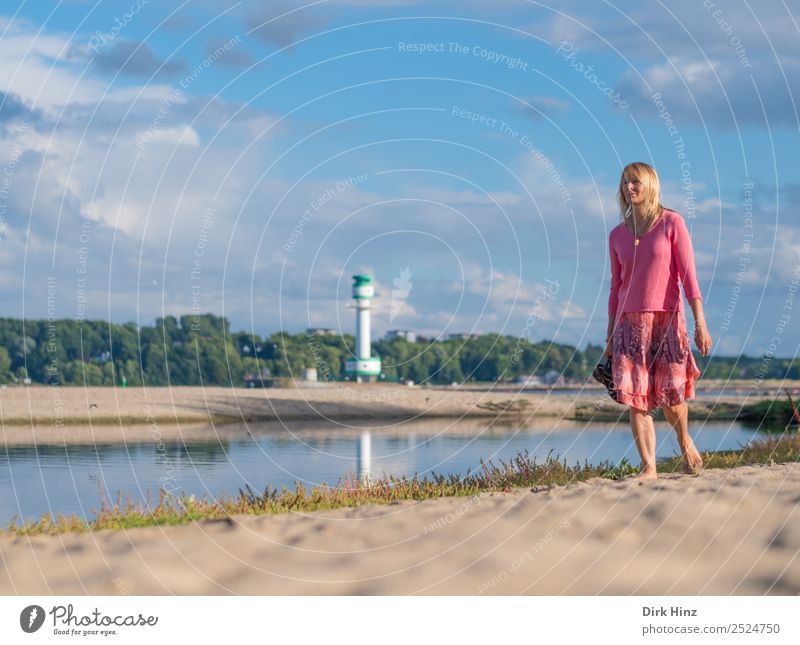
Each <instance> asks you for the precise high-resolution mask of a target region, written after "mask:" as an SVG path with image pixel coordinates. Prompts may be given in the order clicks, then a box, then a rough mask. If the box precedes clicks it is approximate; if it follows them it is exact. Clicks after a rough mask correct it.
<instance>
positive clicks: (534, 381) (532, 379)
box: [514, 374, 544, 385]
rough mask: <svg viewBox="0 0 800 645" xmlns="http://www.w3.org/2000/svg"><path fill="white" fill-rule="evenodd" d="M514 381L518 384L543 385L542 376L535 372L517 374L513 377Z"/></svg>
mask: <svg viewBox="0 0 800 645" xmlns="http://www.w3.org/2000/svg"><path fill="white" fill-rule="evenodd" d="M514 383H519V384H520V385H544V381H543V380H542V377H541V376H537V375H536V374H528V375H523V376H518V377H517V378H515V379H514Z"/></svg>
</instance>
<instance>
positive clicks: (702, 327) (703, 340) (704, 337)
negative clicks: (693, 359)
mask: <svg viewBox="0 0 800 645" xmlns="http://www.w3.org/2000/svg"><path fill="white" fill-rule="evenodd" d="M694 344H695V345H697V349H698V350H700V354H701V355H703V356H705V355H706V354H708V350H710V349H711V334H709V333H708V328H707V327H706V321H705V320H703V321H702V322H699V323H697V324H696V325H695V326H694Z"/></svg>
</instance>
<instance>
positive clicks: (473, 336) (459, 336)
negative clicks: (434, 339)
mask: <svg viewBox="0 0 800 645" xmlns="http://www.w3.org/2000/svg"><path fill="white" fill-rule="evenodd" d="M480 337H481V335H480V334H472V333H468V332H459V333H456V334H448V336H447V340H474V339H476V338H480Z"/></svg>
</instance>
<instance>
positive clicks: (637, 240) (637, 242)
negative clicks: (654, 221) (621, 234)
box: [633, 237, 639, 246]
mask: <svg viewBox="0 0 800 645" xmlns="http://www.w3.org/2000/svg"><path fill="white" fill-rule="evenodd" d="M633 245H634V246H639V238H638V237H637V238H636V241H635V242H634V243H633Z"/></svg>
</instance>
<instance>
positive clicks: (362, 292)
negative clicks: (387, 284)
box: [353, 275, 375, 300]
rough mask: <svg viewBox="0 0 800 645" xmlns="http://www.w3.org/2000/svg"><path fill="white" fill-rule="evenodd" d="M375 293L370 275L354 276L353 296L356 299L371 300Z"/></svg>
mask: <svg viewBox="0 0 800 645" xmlns="http://www.w3.org/2000/svg"><path fill="white" fill-rule="evenodd" d="M374 295H375V287H373V286H372V278H371V277H370V276H368V275H354V276H353V298H355V299H356V300H369V299H370V298H372V296H374Z"/></svg>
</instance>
